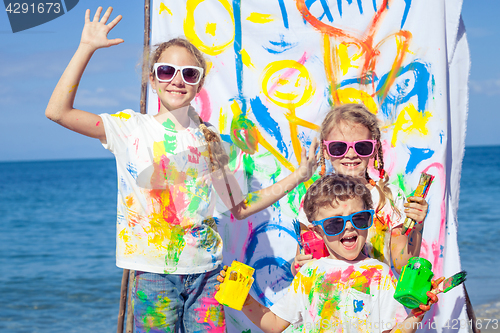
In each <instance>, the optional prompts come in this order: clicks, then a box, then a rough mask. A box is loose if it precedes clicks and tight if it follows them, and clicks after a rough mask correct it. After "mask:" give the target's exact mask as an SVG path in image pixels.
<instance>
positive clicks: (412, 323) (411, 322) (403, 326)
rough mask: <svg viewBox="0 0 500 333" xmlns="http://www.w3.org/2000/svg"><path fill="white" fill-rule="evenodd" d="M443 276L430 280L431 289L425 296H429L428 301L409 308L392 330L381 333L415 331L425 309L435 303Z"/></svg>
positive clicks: (409, 332)
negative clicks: (404, 317)
mask: <svg viewBox="0 0 500 333" xmlns="http://www.w3.org/2000/svg"><path fill="white" fill-rule="evenodd" d="M443 280H444V277H440V278H439V279H437V280H434V281H432V289H431V290H430V291H428V292H427V296H428V297H429V301H428V302H427V304H420V305H419V307H418V308H416V309H413V310H411V312H410V314H409V315H408V316H407V317H406V319H405V320H404V321H403V322H401V323H398V325H396V326H395V327H393V328H392V330H390V331H389V330H388V331H384V332H383V333H387V332H391V333H414V332H416V331H417V329H418V327H419V326H420V325H419V323H420V322H422V320H423V319H424V315H425V313H426V312H427V311H429V310H430V309H431V306H432V304H435V303H437V301H438V297H437V296H436V294H438V293H439V292H440V290H439V285H440V283H441V282H443Z"/></svg>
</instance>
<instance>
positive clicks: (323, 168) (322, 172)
mask: <svg viewBox="0 0 500 333" xmlns="http://www.w3.org/2000/svg"><path fill="white" fill-rule="evenodd" d="M320 140H321V143H320V150H321V155H320V157H319V165H320V166H321V170H320V171H319V175H320V176H321V177H323V176H324V175H325V173H326V163H325V149H326V146H325V144H324V142H323V137H321V138H320Z"/></svg>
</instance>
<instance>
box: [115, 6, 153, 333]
mask: <svg viewBox="0 0 500 333" xmlns="http://www.w3.org/2000/svg"><path fill="white" fill-rule="evenodd" d="M150 17H151V16H150V0H144V51H145V52H143V60H142V78H141V102H140V111H141V113H142V114H146V113H147V110H146V98H147V96H148V75H147V73H149V68H148V67H149V66H148V64H149V40H150V37H149V36H150V32H151V24H150V20H151V19H150ZM134 277H135V271H133V270H128V269H124V270H123V275H122V285H121V291H120V310H119V312H118V325H117V328H116V331H117V333H123V326H124V325H123V324H124V320H125V311H126V312H127V325H126V332H127V333H132V332H133V331H134V309H133V306H132V284H133V282H134ZM127 291H128V292H127Z"/></svg>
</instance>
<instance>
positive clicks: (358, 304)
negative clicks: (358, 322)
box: [352, 300, 365, 313]
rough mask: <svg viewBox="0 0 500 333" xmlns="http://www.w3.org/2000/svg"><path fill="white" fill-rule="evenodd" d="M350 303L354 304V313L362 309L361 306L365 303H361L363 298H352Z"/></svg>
mask: <svg viewBox="0 0 500 333" xmlns="http://www.w3.org/2000/svg"><path fill="white" fill-rule="evenodd" d="M352 305H353V306H354V313H358V312H361V311H363V306H364V305H365V304H364V303H363V300H360V301H358V300H353V301H352Z"/></svg>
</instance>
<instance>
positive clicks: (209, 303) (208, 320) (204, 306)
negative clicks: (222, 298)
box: [194, 297, 226, 333]
mask: <svg viewBox="0 0 500 333" xmlns="http://www.w3.org/2000/svg"><path fill="white" fill-rule="evenodd" d="M210 310H212V311H218V316H216V317H217V318H220V317H222V318H223V317H224V310H223V308H222V305H221V304H219V302H218V301H217V300H216V299H215V298H213V297H212V298H209V297H204V298H202V299H201V306H200V307H199V308H196V309H194V311H196V312H198V318H197V319H196V322H197V323H200V324H208V325H209V327H208V328H207V332H213V333H224V332H226V324H225V321H222V323H223V324H222V326H218V325H219V323H218V322H214V321H213V320H212V319H213V318H212V316H211V313H210V312H209V311H210ZM205 328H206V327H205Z"/></svg>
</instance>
